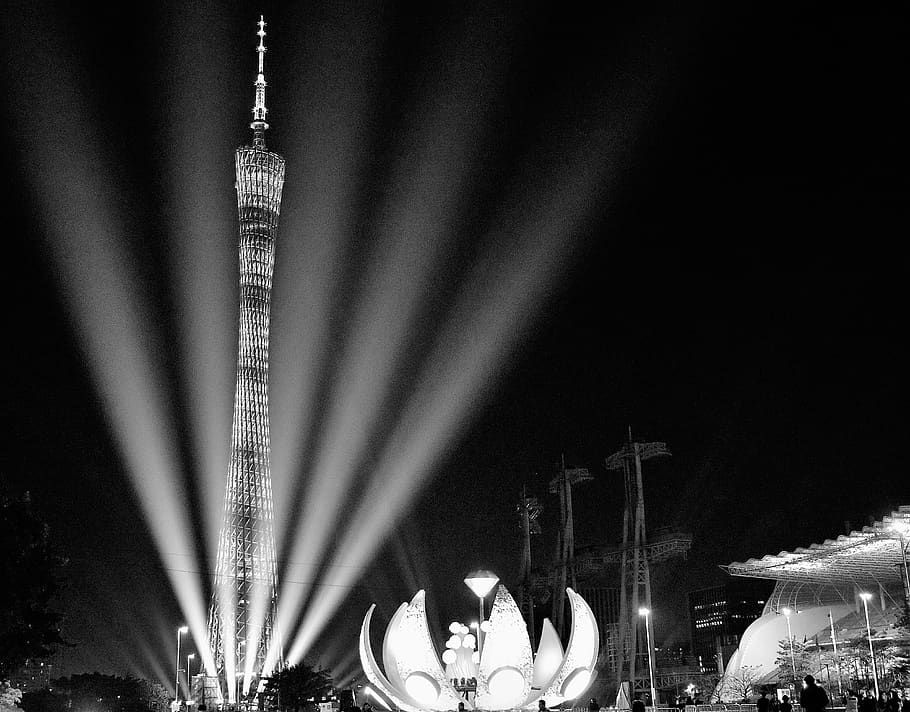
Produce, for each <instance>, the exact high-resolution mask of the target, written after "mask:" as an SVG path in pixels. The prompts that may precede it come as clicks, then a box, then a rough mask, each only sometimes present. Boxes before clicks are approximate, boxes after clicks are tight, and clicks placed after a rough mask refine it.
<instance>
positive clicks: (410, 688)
mask: <svg viewBox="0 0 910 712" xmlns="http://www.w3.org/2000/svg"><path fill="white" fill-rule="evenodd" d="M404 689H405V690H406V691H407V693H408V694H409V695H410V696H411V697H413V698H414V699H415V700H417V701H418V702H419V703H420V704H422V705H426V706H427V707H430V706H432V705H435V704H436V700H438V699H439V683H438V682H436V680H434V679H433V678H432V677H431V676H430V675H428V674H427V673H425V672H423V671H421V670H418V671H417V672H412V673H411V674H410V675H408V678H407V679H406V680H405V681H404Z"/></svg>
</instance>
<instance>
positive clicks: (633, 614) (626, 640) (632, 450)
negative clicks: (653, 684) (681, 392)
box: [604, 428, 670, 689]
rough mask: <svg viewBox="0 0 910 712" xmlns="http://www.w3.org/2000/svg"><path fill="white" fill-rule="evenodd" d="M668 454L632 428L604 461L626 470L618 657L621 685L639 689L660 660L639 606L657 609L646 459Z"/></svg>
mask: <svg viewBox="0 0 910 712" xmlns="http://www.w3.org/2000/svg"><path fill="white" fill-rule="evenodd" d="M668 455H670V451H669V450H668V449H667V446H666V444H665V443H660V442H652V443H638V442H633V440H632V431H631V428H630V429H629V440H628V442H627V443H626V444H625V445H624V446H623V448H622V449H621V450H619V451H618V452H615V453H613V454H612V455H610V457H608V458H607V459H606V461H605V462H604V465H605V466H606V469H607V470H621V471H622V473H623V479H624V482H625V494H626V502H625V507H624V509H623V531H622V549H621V553H620V591H619V626H618V628H619V635H618V638H619V639H618V640H617V641H616V642H617V645H616V649H615V661H614V664H615V673H616V683H617V689H620V688H621V685H622V683H623V681H629V682H630V683H631V685H632V688H633V689H646V680H647V676H648V668H649V658H650V665H651V667H653V665H654V659H653V655H654V651H653V649H649V648H648V646H647V644H646V643H645V640H646V637H647V636H646V632H645V631H644V630H643V626H644V625H646V623H645V622H644V621H643V620H642V617H641V616H640V615H639V613H638V611H639V608H647V609H648V610H651V570H650V567H649V559H650V558H651V556H650V553H651V552H650V547H649V545H648V535H647V531H646V529H645V493H644V487H643V486H642V475H641V463H642V462H643V461H644V460H649V459H651V458H653V457H660V456H668ZM652 647H653V646H652ZM642 653H644V655H642ZM641 657H644V661H642V660H641V659H640V658H641Z"/></svg>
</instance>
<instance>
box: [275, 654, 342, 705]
mask: <svg viewBox="0 0 910 712" xmlns="http://www.w3.org/2000/svg"><path fill="white" fill-rule="evenodd" d="M331 690H332V677H331V675H329V673H328V672H327V671H325V670H316V669H315V668H313V667H312V666H310V665H308V664H307V663H305V662H303V663H300V664H299V665H291V666H290V667H285V668H282V669H281V670H278V671H276V672H275V673H273V674H272V676H271V677H269V678H266V682H265V688H264V689H263V691H262V698H263V704H264V706H265V707H266V709H268V708H279V709H281V710H294V711H295V712H298V711H299V710H301V709H303V708H305V707H306V705H307V703H310V702H312V701H313V700H318V699H319V698H321V697H323V696H325V695H327V694H328V693H329V692H330V691H331Z"/></svg>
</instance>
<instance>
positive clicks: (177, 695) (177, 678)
mask: <svg viewBox="0 0 910 712" xmlns="http://www.w3.org/2000/svg"><path fill="white" fill-rule="evenodd" d="M189 632H190V629H189V628H187V627H186V626H185V625H182V626H180V627H179V628H178V629H177V664H176V665H175V666H174V668H175V669H174V700H175V701H176V700H179V699H180V636H181V635H183V634H184V633H189Z"/></svg>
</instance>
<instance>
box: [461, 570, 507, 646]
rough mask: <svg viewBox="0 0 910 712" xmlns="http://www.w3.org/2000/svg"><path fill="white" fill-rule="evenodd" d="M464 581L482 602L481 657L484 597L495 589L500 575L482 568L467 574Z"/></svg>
mask: <svg viewBox="0 0 910 712" xmlns="http://www.w3.org/2000/svg"><path fill="white" fill-rule="evenodd" d="M464 582H465V583H466V584H467V586H468V588H469V589H471V590H472V591H473V592H474V593H475V594H476V595H477V598H478V600H479V603H480V620H479V621H477V655H478V657H479V656H480V655H481V654H482V653H483V642H482V641H483V638H482V631H483V599H484V596H486V595H487V594H488V593H489V592H490V591H491V590H493V586H495V585H496V584H497V583H499V576H497V575H496V574H494V573H493V572H492V571H487V570H486V569H480V570H478V571H472V572H471V573H469V574H468V575H467V576H465V579H464Z"/></svg>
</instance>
